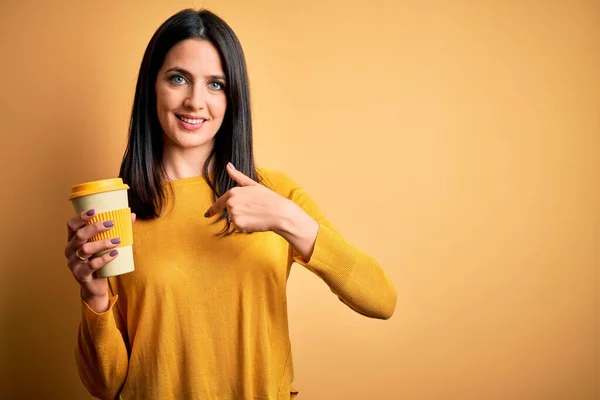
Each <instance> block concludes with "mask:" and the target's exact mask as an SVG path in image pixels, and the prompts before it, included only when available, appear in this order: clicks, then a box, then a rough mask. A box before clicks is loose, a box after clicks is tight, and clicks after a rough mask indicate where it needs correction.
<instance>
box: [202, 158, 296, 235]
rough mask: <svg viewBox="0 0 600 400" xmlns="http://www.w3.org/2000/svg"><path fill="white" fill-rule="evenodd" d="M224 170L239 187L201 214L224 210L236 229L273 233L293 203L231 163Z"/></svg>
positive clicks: (209, 214) (216, 212)
mask: <svg viewBox="0 0 600 400" xmlns="http://www.w3.org/2000/svg"><path fill="white" fill-rule="evenodd" d="M227 173H229V176H231V178H232V179H233V180H234V181H236V182H237V183H238V184H239V185H240V186H239V187H234V188H232V189H230V190H228V191H227V192H226V193H225V194H224V195H223V196H221V197H219V198H218V199H217V201H215V203H214V204H213V205H212V206H211V207H210V208H209V209H208V211H207V212H206V214H204V216H205V217H206V218H210V217H212V216H215V215H220V214H221V213H222V212H223V210H225V209H227V213H228V215H229V221H230V222H231V224H232V225H233V226H234V227H235V229H236V230H237V231H239V232H244V233H251V232H264V231H275V232H277V231H278V230H279V228H280V225H281V221H282V219H283V218H284V216H285V215H286V212H287V211H288V210H289V208H290V207H291V206H292V204H294V203H292V202H291V201H290V200H288V199H286V198H285V197H282V196H280V195H279V194H277V193H275V192H274V191H272V190H270V189H268V188H267V187H265V186H263V185H261V184H259V183H258V182H255V181H254V180H252V179H251V178H249V177H247V176H246V175H244V174H243V173H241V172H240V171H238V170H236V169H235V167H234V166H233V165H232V164H231V163H229V164H228V165H227Z"/></svg>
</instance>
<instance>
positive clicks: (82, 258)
mask: <svg viewBox="0 0 600 400" xmlns="http://www.w3.org/2000/svg"><path fill="white" fill-rule="evenodd" d="M75 255H76V256H77V258H79V259H80V260H81V261H87V260H88V259H87V258H85V257H82V256H81V254H79V250H77V251H76V252H75Z"/></svg>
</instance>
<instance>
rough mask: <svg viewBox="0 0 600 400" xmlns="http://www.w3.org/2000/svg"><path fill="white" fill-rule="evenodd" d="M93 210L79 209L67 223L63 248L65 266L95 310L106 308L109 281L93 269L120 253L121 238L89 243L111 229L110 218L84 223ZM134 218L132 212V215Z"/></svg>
mask: <svg viewBox="0 0 600 400" xmlns="http://www.w3.org/2000/svg"><path fill="white" fill-rule="evenodd" d="M94 215H95V212H94V210H88V211H84V212H81V213H80V214H79V215H76V216H75V217H73V218H71V219H70V220H69V221H68V222H67V231H68V243H67V246H66V248H65V257H66V258H67V265H68V266H69V269H70V270H71V273H72V274H73V277H74V278H75V280H76V281H77V283H79V285H80V286H81V298H82V299H83V301H85V302H86V303H87V304H88V306H90V308H91V309H92V310H94V311H95V312H97V313H101V312H104V311H107V310H108V308H109V296H108V281H107V279H106V278H100V277H98V276H97V275H96V271H97V270H98V269H100V268H102V267H103V266H104V265H106V264H107V263H109V262H110V261H112V260H114V259H115V258H116V257H117V256H118V254H119V252H118V250H116V249H115V248H116V247H117V246H118V245H119V244H120V243H121V240H120V238H112V239H107V240H101V241H96V242H88V241H89V240H90V239H91V238H92V237H93V236H95V235H97V234H99V233H102V232H106V231H109V230H111V229H112V228H113V226H114V222H113V221H104V222H97V223H95V224H92V225H87V226H86V225H85V224H86V223H87V222H89V221H90V220H92V219H93V218H94ZM131 218H132V220H134V221H135V214H133V213H132V215H131ZM110 249H114V250H113V251H109V252H107V253H106V254H104V255H102V256H100V257H93V258H91V257H92V256H93V254H96V253H98V252H100V251H104V250H110Z"/></svg>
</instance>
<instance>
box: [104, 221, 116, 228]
mask: <svg viewBox="0 0 600 400" xmlns="http://www.w3.org/2000/svg"><path fill="white" fill-rule="evenodd" d="M102 225H104V226H105V227H106V228H112V227H113V226H115V223H114V222H113V221H105V222H104V223H103V224H102Z"/></svg>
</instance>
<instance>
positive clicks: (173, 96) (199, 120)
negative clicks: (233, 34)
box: [155, 39, 227, 152]
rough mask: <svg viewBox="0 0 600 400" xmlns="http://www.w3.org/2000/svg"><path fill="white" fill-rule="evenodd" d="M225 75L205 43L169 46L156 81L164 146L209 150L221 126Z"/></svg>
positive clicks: (214, 52)
mask: <svg viewBox="0 0 600 400" xmlns="http://www.w3.org/2000/svg"><path fill="white" fill-rule="evenodd" d="M225 84H226V82H225V73H224V72H223V67H222V66H221V58H220V56H219V53H218V51H217V49H216V48H215V47H214V46H213V45H212V44H211V43H210V42H209V41H207V40H202V39H186V40H183V41H181V42H179V43H178V44H177V45H175V46H173V48H171V50H169V52H168V53H167V56H166V57H165V61H164V63H163V65H162V67H161V69H160V71H158V76H157V78H156V85H155V89H156V111H157V113H158V120H159V121H160V125H161V127H162V130H163V132H164V138H165V141H166V142H167V143H166V145H167V146H168V145H171V146H172V145H174V146H176V147H179V148H181V149H188V148H198V147H206V149H207V152H208V151H210V149H212V146H213V143H214V137H215V135H216V133H217V131H218V130H219V128H220V127H221V124H222V123H223V117H224V116H225V110H226V108H227V98H226V95H225Z"/></svg>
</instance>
